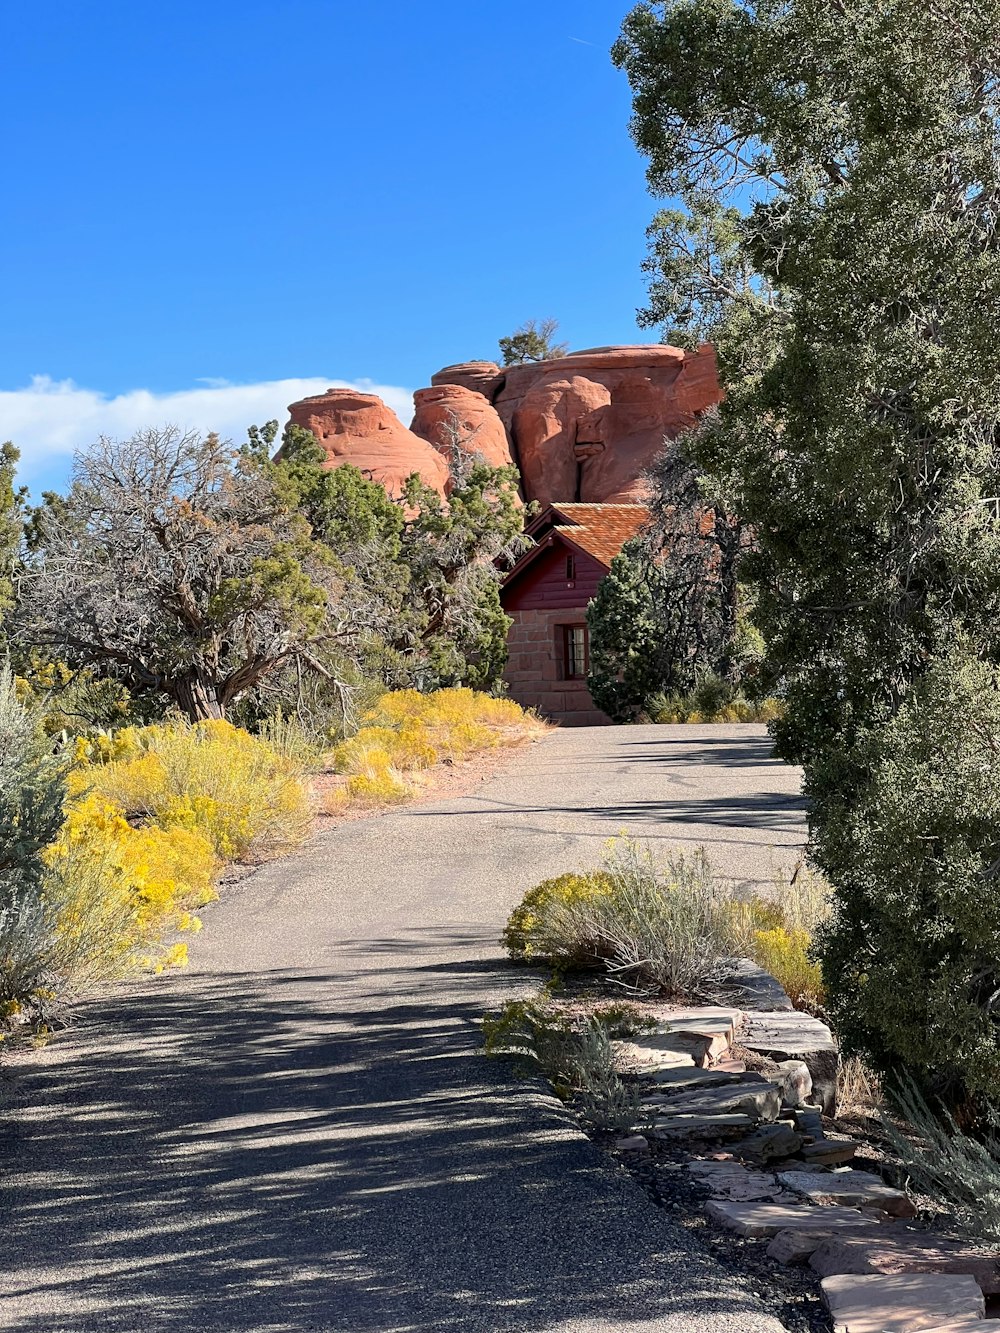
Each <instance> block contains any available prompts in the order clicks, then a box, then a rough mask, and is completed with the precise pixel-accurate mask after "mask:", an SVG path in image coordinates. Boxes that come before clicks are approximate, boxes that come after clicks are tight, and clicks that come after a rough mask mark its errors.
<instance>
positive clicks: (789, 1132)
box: [733, 1120, 802, 1162]
mask: <svg viewBox="0 0 1000 1333" xmlns="http://www.w3.org/2000/svg"><path fill="white" fill-rule="evenodd" d="M801 1147H802V1135H801V1134H800V1133H799V1132H798V1130H796V1129H793V1128H792V1126H791V1125H789V1124H787V1123H786V1122H785V1121H784V1120H779V1121H778V1122H777V1123H776V1124H770V1125H761V1126H760V1128H759V1129H758V1130H757V1133H756V1134H751V1135H750V1137H749V1138H747V1139H743V1141H742V1142H741V1143H737V1144H734V1145H733V1151H734V1152H738V1153H739V1154H740V1156H741V1157H749V1158H752V1159H753V1160H754V1161H756V1162H773V1161H778V1160H779V1159H780V1158H782V1157H791V1155H792V1154H793V1153H797V1152H798V1151H799V1150H800V1149H801Z"/></svg>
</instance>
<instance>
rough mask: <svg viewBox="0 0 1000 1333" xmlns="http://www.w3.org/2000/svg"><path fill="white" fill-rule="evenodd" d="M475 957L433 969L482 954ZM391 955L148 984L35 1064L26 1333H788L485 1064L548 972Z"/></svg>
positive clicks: (24, 1083)
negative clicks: (502, 1008) (533, 978)
mask: <svg viewBox="0 0 1000 1333" xmlns="http://www.w3.org/2000/svg"><path fill="white" fill-rule="evenodd" d="M428 934H429V936H433V935H434V932H428ZM437 934H438V936H441V932H438V933H437ZM452 934H453V935H455V939H454V940H453V941H452V943H450V944H449V943H448V940H447V938H445V937H441V938H433V939H431V938H428V939H425V940H424V946H423V947H424V948H425V949H427V948H428V947H429V945H431V944H433V946H434V947H435V948H437V949H439V950H442V951H446V950H447V949H448V948H452V949H455V948H459V949H460V948H467V947H468V944H467V942H465V937H466V936H467V934H468V932H452ZM459 938H461V939H462V943H459ZM356 944H357V945H358V946H360V945H361V944H362V942H360V941H358V942H356ZM379 954H380V956H379V959H378V961H377V962H376V961H374V960H373V961H371V962H368V963H366V961H365V958H364V950H363V948H361V947H358V948H355V949H354V951H353V958H352V953H351V950H349V949H348V950H345V951H344V955H343V958H344V967H343V968H337V969H336V970H333V969H330V970H316V971H312V972H300V971H294V972H293V971H289V972H280V971H276V972H270V973H265V974H262V975H256V974H248V975H226V976H221V977H216V976H199V975H191V976H183V975H181V976H176V977H172V978H170V979H169V980H162V979H161V980H160V981H157V982H156V983H149V982H147V983H143V984H142V985H140V986H138V987H134V988H131V989H130V990H129V991H126V992H124V993H122V994H120V995H118V996H117V997H112V998H111V999H110V1000H106V1001H104V1002H102V1003H101V1004H97V1005H94V1006H92V1007H90V1008H89V1009H88V1010H87V1011H85V1013H84V1015H83V1018H82V1021H81V1022H80V1024H79V1027H78V1028H77V1030H75V1031H74V1032H72V1033H70V1034H67V1036H66V1037H64V1038H63V1039H62V1040H61V1041H60V1042H57V1043H56V1044H55V1046H54V1047H53V1048H52V1049H51V1050H50V1051H47V1052H45V1053H43V1054H42V1055H41V1056H40V1057H38V1059H37V1060H36V1061H35V1062H34V1063H32V1062H30V1061H29V1062H26V1063H24V1064H23V1065H22V1067H21V1068H20V1069H19V1071H18V1072H17V1073H16V1077H15V1078H14V1079H13V1084H12V1090H13V1094H14V1102H15V1104H14V1105H13V1106H10V1107H9V1108H8V1110H9V1111H10V1112H11V1114H10V1115H9V1116H8V1117H7V1118H6V1122H5V1127H4V1138H3V1142H2V1147H0V1161H2V1165H3V1175H4V1177H5V1178H6V1181H7V1194H6V1199H5V1201H4V1215H5V1225H6V1232H7V1234H6V1237H5V1243H4V1260H3V1262H4V1270H5V1286H6V1287H7V1291H8V1296H7V1300H6V1306H7V1309H6V1310H5V1312H4V1313H3V1315H2V1317H0V1323H2V1327H3V1328H4V1329H7V1330H15V1331H18V1333H23V1331H24V1330H29V1329H30V1330H45V1331H46V1333H53V1330H60V1331H61V1333H77V1331H80V1333H82V1331H83V1330H91V1329H98V1328H99V1329H101V1330H106V1331H107V1333H136V1330H138V1329H143V1330H145V1329H154V1328H156V1329H158V1328H176V1329H185V1330H243V1329H247V1330H249V1329H254V1330H269V1331H273V1333H284V1331H286V1330H287V1331H292V1330H295V1331H298V1330H306V1329H322V1330H341V1329H343V1330H357V1331H358V1333H386V1331H387V1330H393V1329H398V1330H404V1329H405V1330H409V1331H411V1333H430V1331H431V1330H449V1329H456V1330H458V1329H461V1330H478V1329H481V1330H507V1329H519V1330H526V1331H527V1330H547V1329H553V1330H555V1329H563V1328H565V1329H566V1330H570V1329H573V1330H583V1329H589V1328H591V1326H593V1327H594V1328H597V1327H609V1328H610V1327H617V1326H618V1325H619V1324H625V1323H626V1322H627V1321H633V1322H634V1323H635V1325H636V1327H641V1326H644V1325H646V1326H648V1327H649V1328H650V1329H654V1328H656V1329H659V1328H671V1329H672V1328H674V1327H675V1325H674V1324H673V1323H672V1322H670V1320H669V1318H668V1316H670V1315H676V1316H678V1323H677V1325H676V1327H677V1328H678V1329H681V1328H684V1329H685V1330H686V1329H699V1330H701V1329H703V1330H706V1333H707V1330H710V1329H711V1330H715V1329H720V1330H721V1329H723V1328H725V1329H727V1330H728V1329H731V1330H732V1333H737V1331H746V1330H751V1329H755V1328H761V1329H764V1328H771V1327H775V1328H776V1327H777V1326H776V1325H770V1324H766V1323H763V1322H761V1323H757V1322H755V1316H754V1315H753V1313H752V1312H753V1310H754V1309H755V1308H757V1307H756V1302H755V1300H754V1298H753V1297H752V1296H751V1295H750V1294H749V1293H748V1292H746V1291H744V1290H742V1289H734V1287H733V1286H732V1285H731V1284H727V1285H726V1286H725V1289H720V1287H719V1285H718V1284H719V1282H720V1273H719V1270H718V1269H716V1268H715V1267H714V1265H713V1264H712V1261H711V1260H710V1259H708V1257H707V1255H706V1254H705V1253H704V1252H703V1251H702V1250H701V1249H700V1247H699V1245H698V1243H697V1241H696V1240H695V1239H694V1238H693V1237H692V1236H691V1235H690V1234H689V1233H688V1232H685V1231H684V1230H682V1229H681V1228H680V1227H677V1226H675V1225H674V1224H672V1223H671V1222H670V1221H669V1219H668V1218H667V1217H666V1216H665V1215H664V1214H663V1213H661V1212H660V1211H658V1210H656V1209H655V1208H653V1207H652V1206H651V1205H650V1204H649V1203H648V1202H647V1201H646V1199H645V1197H644V1196H643V1195H641V1194H639V1193H638V1191H637V1190H636V1189H635V1187H634V1185H633V1184H632V1183H631V1181H630V1180H629V1179H628V1178H627V1177H625V1176H624V1174H623V1173H622V1172H620V1171H619V1170H617V1169H616V1168H615V1167H613V1166H610V1165H609V1164H608V1163H607V1161H606V1159H604V1158H602V1156H601V1155H600V1154H599V1153H597V1151H596V1150H595V1149H594V1148H593V1146H592V1145H591V1144H589V1143H588V1142H587V1141H586V1140H585V1139H582V1138H581V1137H580V1136H579V1135H578V1134H577V1133H576V1132H575V1130H574V1128H573V1126H572V1124H571V1122H570V1120H569V1118H568V1116H567V1113H566V1112H565V1111H564V1110H562V1109H561V1108H560V1107H559V1105H558V1103H555V1102H554V1100H553V1099H552V1098H550V1097H549V1096H547V1095H546V1094H545V1093H544V1092H543V1091H542V1090H541V1089H540V1088H539V1087H536V1086H535V1085H534V1084H532V1083H525V1084H522V1085H520V1086H518V1087H512V1083H511V1077H510V1073H509V1071H508V1070H507V1069H506V1068H505V1067H504V1066H503V1065H497V1064H495V1063H493V1062H489V1061H486V1060H485V1059H484V1058H483V1057H482V1056H481V1055H480V1054H479V1053H478V1049H477V1048H478V1046H479V1044H480V1027H479V1020H480V1017H481V1013H482V1009H483V1007H484V1006H486V1005H487V1004H488V1003H489V1002H491V1000H492V999H494V998H495V996H496V995H497V991H498V986H499V987H500V989H501V990H502V989H503V987H504V986H510V987H523V984H524V982H523V974H522V973H520V972H513V971H511V972H510V973H503V974H501V973H500V972H499V971H498V965H497V964H494V963H485V964H484V963H482V962H466V961H465V960H462V959H460V958H452V959H449V958H447V957H444V958H441V959H438V960H436V961H434V962H431V963H427V964H420V963H419V962H418V961H417V960H416V959H415V958H411V957H409V956H408V955H407V951H406V950H405V949H403V948H401V947H400V942H399V941H390V940H387V941H382V942H381V946H380V950H379ZM371 956H372V955H371V953H370V952H369V958H371ZM401 996H405V997H406V999H405V1001H404V1000H401V999H398V998H397V997H401ZM681 1316H684V1318H683V1319H681V1318H680V1317H681ZM714 1316H718V1318H719V1322H716V1321H715V1317H714ZM723 1316H725V1317H723ZM730 1320H731V1321H732V1322H730ZM629 1326H630V1327H631V1324H630V1325H629Z"/></svg>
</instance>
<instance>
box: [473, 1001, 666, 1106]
mask: <svg viewBox="0 0 1000 1333" xmlns="http://www.w3.org/2000/svg"><path fill="white" fill-rule="evenodd" d="M622 1030H625V1031H629V1032H633V1031H635V1027H634V1023H629V1022H627V1021H626V1022H625V1023H624V1028H622V1027H621V1026H620V1025H619V1022H618V1021H617V1020H616V1018H615V1017H612V1016H609V1014H606V1013H600V1012H598V1013H594V1014H592V1015H591V1016H590V1017H588V1018H586V1019H584V1020H582V1021H576V1022H574V1021H573V1020H571V1019H569V1018H567V1017H566V1016H565V1015H564V1014H560V1013H559V1012H558V1011H556V1010H553V1009H552V1008H551V1007H550V1006H548V1005H546V1004H545V1003H544V1001H543V1000H541V999H538V998H535V999H531V1000H511V1001H509V1002H508V1003H507V1004H506V1005H505V1006H504V1007H503V1009H502V1010H501V1012H500V1013H499V1014H498V1015H497V1016H496V1017H487V1018H486V1019H485V1020H484V1022H483V1034H484V1050H485V1053H486V1054H487V1055H489V1056H493V1057H505V1058H508V1059H513V1060H514V1061H515V1062H516V1063H517V1064H518V1065H519V1066H520V1067H521V1069H522V1070H523V1071H524V1072H526V1073H541V1074H543V1075H544V1076H545V1077H546V1078H547V1079H548V1080H549V1082H550V1083H551V1084H552V1086H553V1088H554V1089H555V1091H556V1093H557V1094H558V1095H559V1096H560V1097H562V1098H563V1099H564V1100H572V1101H575V1102H576V1104H577V1109H578V1111H579V1112H580V1115H581V1118H582V1119H584V1120H585V1121H587V1123H588V1124H591V1125H593V1126H594V1128H595V1129H601V1130H606V1131H616V1132H620V1131H623V1130H629V1129H635V1128H640V1127H642V1125H643V1124H644V1122H645V1121H646V1120H648V1113H647V1112H644V1108H643V1107H642V1105H641V1098H642V1093H641V1091H640V1089H639V1088H638V1086H634V1085H630V1084H626V1083H624V1082H623V1081H622V1079H621V1078H619V1076H618V1074H617V1073H616V1072H615V1069H614V1054H613V1048H612V1045H611V1038H612V1036H613V1035H616V1034H617V1033H618V1032H619V1031H622Z"/></svg>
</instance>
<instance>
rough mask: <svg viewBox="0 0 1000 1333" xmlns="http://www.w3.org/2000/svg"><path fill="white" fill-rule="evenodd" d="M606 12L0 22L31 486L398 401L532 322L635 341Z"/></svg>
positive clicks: (637, 198)
mask: <svg viewBox="0 0 1000 1333" xmlns="http://www.w3.org/2000/svg"><path fill="white" fill-rule="evenodd" d="M626 9H627V2H625V0H623V3H622V4H621V5H620V6H619V5H615V4H611V5H609V4H607V3H597V0H572V2H569V0H566V2H564V0H537V2H536V3H533V4H528V3H522V2H521V0H509V3H507V4H505V5H503V6H493V5H489V6H487V5H481V4H475V3H473V4H469V3H468V2H466V3H463V4H458V3H452V2H451V0H431V3H426V4H423V5H416V4H413V3H397V2H396V0H387V2H385V3H382V4H379V5H375V4H369V5H365V4H358V3H341V2H340V0H240V2H239V3H236V2H235V0H207V2H206V0H198V3H193V2H192V0H171V2H170V3H169V4H163V5H153V4H147V3H136V0H127V2H126V0H101V2H100V3H99V4H96V5H89V4H85V3H83V0H73V2H72V3H70V2H69V0H58V2H55V3H50V2H48V0H33V2H32V3H31V4H26V5H18V6H13V5H10V6H7V7H5V14H4V20H3V35H4V43H3V45H4V53H5V57H6V59H5V61H4V77H3V79H2V80H0V100H2V102H3V107H2V112H3V124H4V125H5V126H6V129H7V132H6V134H5V135H4V138H3V144H4V151H5V157H6V163H5V168H6V170H5V176H6V181H7V190H6V202H5V209H4V231H5V238H4V242H5V243H4V244H3V245H2V246H0V286H2V290H3V292H4V295H5V304H6V318H5V319H4V320H3V323H2V326H0V340H2V355H0V438H5V437H6V436H8V435H10V436H12V437H13V438H14V439H15V443H18V444H20V445H21V447H22V449H23V451H24V454H25V461H24V469H23V470H24V476H25V479H27V480H28V481H30V482H31V484H32V486H33V487H35V488H37V487H38V486H40V485H51V484H55V485H59V484H61V483H62V481H63V480H64V478H65V475H66V471H67V466H68V462H67V460H68V456H69V454H70V453H71V451H72V449H73V448H74V447H76V446H78V445H79V444H82V443H85V442H86V440H87V439H88V438H91V437H92V436H94V435H96V434H98V433H100V432H101V431H104V432H106V433H109V434H123V433H130V431H131V430H132V429H134V428H135V426H136V425H140V424H157V423H158V422H159V421H161V420H167V419H178V420H180V421H181V424H195V425H200V426H204V427H207V426H209V425H218V426H219V427H220V428H221V429H223V430H224V431H226V432H227V433H235V432H236V431H237V430H239V429H240V428H241V427H242V425H243V424H245V422H246V421H248V420H254V419H259V418H260V416H261V415H268V414H269V415H275V414H277V413H278V412H280V409H281V407H282V406H283V405H284V403H286V402H287V401H289V400H290V397H295V396H298V390H299V389H300V388H304V389H306V390H311V391H316V387H317V385H318V384H319V382H320V381H322V382H323V383H324V384H325V383H333V382H334V381H340V382H344V383H367V382H371V383H373V384H374V385H377V386H380V387H382V388H384V390H385V396H386V397H387V398H388V399H389V401H390V402H392V404H393V406H395V407H397V410H399V411H400V412H402V413H403V414H404V415H405V413H406V410H407V398H408V394H409V392H410V391H411V390H412V389H414V388H418V387H420V386H421V385H422V384H424V383H427V382H428V381H429V378H430V375H431V374H432V372H433V371H434V370H436V369H438V368H439V367H440V366H442V365H444V364H446V363H448V362H453V361H459V360H465V359H469V358H474V357H492V356H495V355H496V340H497V337H498V336H499V335H501V334H503V333H506V332H509V331H510V330H511V329H513V328H514V326H516V325H517V324H519V323H520V322H521V321H523V320H524V319H526V318H529V317H531V316H539V317H543V316H549V315H551V316H554V317H556V318H558V319H559V320H560V322H561V326H562V336H563V337H564V338H566V339H567V340H568V341H569V342H570V344H571V346H573V347H577V348H578V347H586V346H592V345H595V344H599V343H612V342H628V341H636V340H647V339H648V338H649V335H648V334H640V333H639V332H638V330H637V329H636V325H635V318H634V316H635V307H636V306H637V305H638V304H641V302H642V299H643V284H642V279H641V274H640V272H639V264H640V262H641V259H642V256H643V253H644V247H645V241H644V229H645V227H646V224H647V223H648V221H649V218H650V216H651V214H652V212H653V210H654V207H655V205H654V201H653V200H651V199H650V198H649V196H648V195H647V194H646V192H645V185H644V178H643V163H642V161H641V160H640V158H639V157H638V155H637V153H636V151H635V149H634V147H633V145H632V143H631V141H630V139H629V137H628V128H627V126H628V116H629V97H628V88H627V85H626V84H625V80H624V78H623V77H622V75H620V74H619V73H618V72H617V71H616V70H614V69H613V68H612V67H611V64H610V60H609V58H608V48H609V46H610V44H611V42H612V41H613V40H614V37H615V35H616V33H617V29H618V26H619V23H620V20H621V17H622V15H623V14H624V13H625V11H626ZM276 382H278V383H276ZM248 413H249V414H250V415H247V414H248Z"/></svg>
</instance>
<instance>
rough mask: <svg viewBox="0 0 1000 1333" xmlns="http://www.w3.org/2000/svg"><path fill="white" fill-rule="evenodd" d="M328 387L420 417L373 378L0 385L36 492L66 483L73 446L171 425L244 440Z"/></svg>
mask: <svg viewBox="0 0 1000 1333" xmlns="http://www.w3.org/2000/svg"><path fill="white" fill-rule="evenodd" d="M327 388H340V389H360V390H361V391H362V392H364V393H375V394H378V396H379V397H380V398H382V399H383V400H384V401H385V402H386V403H387V404H388V405H389V407H391V408H392V410H393V411H394V412H395V413H396V414H397V416H398V417H399V418H400V420H401V421H402V422H403V424H404V425H406V426H408V425H409V424H410V420H411V418H412V416H413V396H412V394H411V392H410V390H409V389H403V388H400V387H398V386H396V385H392V384H373V383H372V382H371V381H370V380H357V381H355V382H354V383H349V382H348V381H347V380H336V379H318V378H317V379H313V378H310V379H288V380H265V381H263V382H262V383H259V384H230V383H228V382H227V381H225V380H217V379H211V378H208V377H206V378H205V379H203V380H201V381H199V387H198V388H194V389H179V390H176V391H175V392H172V393H153V392H151V391H150V390H149V389H130V390H129V391H128V392H127V393H120V394H116V395H114V396H109V395H108V394H104V393H100V392H99V391H98V390H96V389H85V388H82V387H81V386H80V385H78V384H75V383H74V382H73V381H72V380H53V379H50V378H49V377H48V376H47V375H36V376H35V377H34V378H33V379H32V381H31V383H30V384H29V385H27V386H26V387H25V388H22V389H0V440H13V441H14V443H15V444H16V445H17V447H18V448H19V449H20V450H21V463H20V467H19V479H20V480H21V481H24V482H26V483H27V484H28V485H29V486H31V488H32V490H39V489H44V488H46V487H54V488H59V487H61V486H62V485H63V483H64V482H65V479H66V476H67V474H68V472H69V467H70V462H71V460H72V456H73V454H74V452H75V451H76V450H77V449H79V448H81V447H83V446H85V445H87V444H90V443H92V442H93V441H94V440H95V439H96V438H97V437H98V436H99V435H110V436H113V437H116V438H119V439H124V438H127V437H128V436H129V435H131V434H133V432H135V431H137V430H139V429H140V428H141V427H143V426H162V425H165V424H166V423H168V422H169V423H171V424H173V425H176V426H180V427H181V428H182V429H184V430H190V429H194V430H202V431H210V430H214V431H217V432H218V433H219V434H220V435H221V436H223V437H224V438H229V439H232V440H233V441H234V442H235V443H240V442H241V441H242V440H244V439H245V438H246V429H247V426H249V425H250V424H251V423H252V422H256V423H257V424H258V425H260V424H262V423H263V422H265V421H270V420H271V419H272V418H275V417H276V418H277V419H278V421H279V422H280V423H281V425H284V424H285V422H286V421H287V420H288V411H287V408H288V404H289V403H292V402H295V401H296V399H298V398H306V397H308V396H309V395H310V394H316V393H323V392H324V390H326V389H327Z"/></svg>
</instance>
